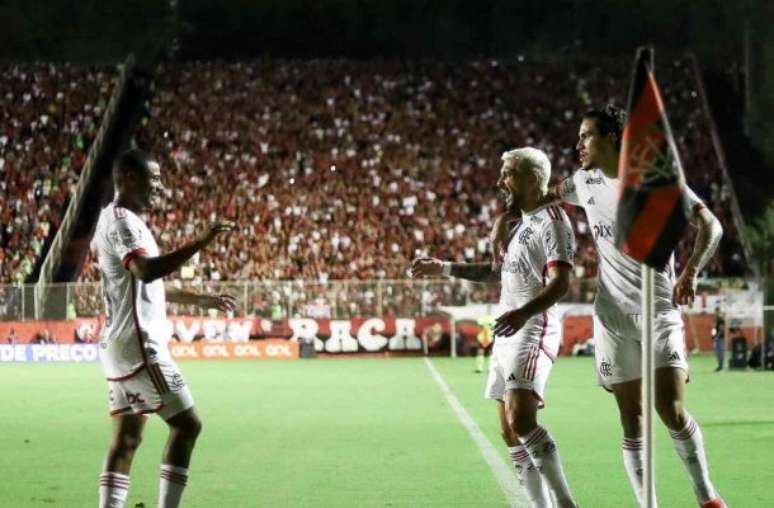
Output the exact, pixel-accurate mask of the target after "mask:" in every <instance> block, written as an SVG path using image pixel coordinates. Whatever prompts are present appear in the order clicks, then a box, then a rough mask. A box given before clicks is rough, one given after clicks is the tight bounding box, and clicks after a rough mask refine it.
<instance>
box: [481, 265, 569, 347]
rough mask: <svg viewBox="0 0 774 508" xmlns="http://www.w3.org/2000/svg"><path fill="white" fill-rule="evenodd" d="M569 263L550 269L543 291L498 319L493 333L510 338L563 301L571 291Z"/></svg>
mask: <svg viewBox="0 0 774 508" xmlns="http://www.w3.org/2000/svg"><path fill="white" fill-rule="evenodd" d="M571 270H572V266H571V265H570V264H569V263H558V264H556V265H554V266H552V267H551V268H549V269H548V277H549V281H548V284H547V285H546V287H545V288H543V291H541V292H540V293H538V295H537V296H536V297H535V298H533V299H532V300H530V301H529V302H527V303H526V304H525V305H523V306H522V307H519V308H518V309H514V310H511V311H508V312H506V313H504V314H503V315H501V316H500V317H498V318H497V320H496V321H495V326H494V328H493V329H492V331H493V332H494V333H495V334H497V335H499V336H501V337H510V336H511V335H513V334H514V333H516V332H518V331H519V329H521V327H522V326H524V323H526V322H527V320H528V319H529V318H531V317H532V316H534V315H535V314H539V313H541V312H543V311H544V310H546V309H548V308H549V307H551V306H552V305H553V304H555V303H556V302H558V301H559V300H561V299H562V297H563V296H564V295H566V294H567V291H568V290H569V289H570V271H571Z"/></svg>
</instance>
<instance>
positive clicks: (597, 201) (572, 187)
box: [546, 106, 725, 508]
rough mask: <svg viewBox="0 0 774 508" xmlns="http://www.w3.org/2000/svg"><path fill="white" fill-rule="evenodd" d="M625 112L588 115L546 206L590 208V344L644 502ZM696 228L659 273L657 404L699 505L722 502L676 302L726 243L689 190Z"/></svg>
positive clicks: (686, 297)
mask: <svg viewBox="0 0 774 508" xmlns="http://www.w3.org/2000/svg"><path fill="white" fill-rule="evenodd" d="M624 123H625V113H624V112H623V111H622V110H620V109H619V108H616V107H614V106H606V107H604V108H602V109H594V110H590V111H588V112H587V113H586V114H585V115H584V117H583V120H582V122H581V125H580V129H579V132H578V144H577V147H576V148H577V150H578V153H579V157H580V163H581V168H580V169H579V170H577V171H576V172H575V173H574V174H573V175H572V176H570V177H569V178H567V179H565V180H564V181H562V182H560V183H559V184H558V185H556V186H553V187H552V188H551V189H550V190H549V193H548V195H547V197H546V202H555V201H556V200H561V201H563V202H564V203H569V204H571V205H574V206H578V207H581V208H583V209H584V210H585V212H586V217H587V219H588V222H589V225H590V229H591V231H592V234H593V237H594V243H595V245H596V248H597V253H598V256H599V267H598V277H597V294H596V298H595V301H594V342H595V357H596V367H597V376H598V380H599V384H600V385H602V386H603V387H604V388H606V389H607V390H609V391H611V392H612V393H613V395H614V396H615V399H616V402H617V404H618V409H619V412H620V417H621V425H622V427H623V443H622V450H623V462H624V467H625V469H626V473H627V475H628V476H629V480H630V482H631V484H632V488H633V489H634V493H635V495H636V497H637V500H638V501H639V502H640V503H642V499H643V492H642V491H643V485H642V481H643V479H642V469H643V457H642V453H643V442H642V400H641V393H642V392H641V377H642V373H641V346H640V338H641V326H642V320H641V316H640V312H641V299H642V292H641V265H640V263H639V262H637V261H635V260H634V259H632V258H630V257H629V256H627V255H626V254H624V253H622V252H621V251H620V250H618V249H617V248H616V246H615V217H616V209H617V206H618V196H619V187H620V184H619V181H618V155H619V151H620V147H621V134H622V131H623V126H624ZM686 194H687V199H688V200H689V202H690V203H691V213H692V215H691V217H690V220H691V223H692V224H693V226H694V227H696V228H697V230H698V231H697V235H696V241H695V245H694V248H693V251H692V254H691V256H690V258H689V259H688V261H687V262H686V264H685V266H684V268H683V271H682V273H681V274H680V275H679V276H676V274H675V269H674V259H673V258H672V259H670V261H669V263H668V264H667V266H666V267H665V269H663V270H660V271H656V273H655V294H654V302H655V321H654V323H653V345H654V349H655V355H654V362H655V373H654V378H655V395H656V400H655V407H656V412H657V413H658V415H659V417H660V418H661V421H662V422H663V423H664V425H666V427H667V428H668V429H669V432H670V434H671V436H672V442H673V444H674V447H675V451H676V452H677V454H678V455H679V457H680V459H681V460H682V462H683V464H684V465H685V468H686V470H687V471H688V474H689V476H690V478H691V481H692V482H693V488H694V492H695V494H696V499H697V500H698V502H699V504H700V506H702V507H703V508H719V507H723V506H725V503H724V502H723V501H722V500H721V499H720V496H719V495H718V492H717V491H716V490H715V487H714V486H713V484H712V482H711V481H710V477H709V468H708V465H707V458H706V455H705V452H704V441H703V438H702V432H701V429H700V428H699V426H698V424H697V423H696V421H695V420H694V419H693V417H692V416H691V415H690V414H689V413H688V412H687V411H686V410H685V402H684V391H685V384H686V382H687V381H688V362H687V354H686V351H685V330H684V326H683V320H682V316H681V314H680V310H679V308H678V305H681V304H684V305H690V304H691V303H692V302H693V299H694V296H695V291H696V284H697V281H696V277H697V275H698V273H699V272H700V271H701V270H702V268H704V266H705V265H706V264H707V262H708V261H709V260H710V258H711V257H712V256H713V254H714V253H715V250H716V248H717V245H718V243H719V241H720V238H721V237H722V234H723V230H722V227H721V226H720V222H719V221H718V220H717V218H716V217H715V216H714V215H713V214H712V212H710V211H709V210H708V209H707V207H706V206H705V205H704V203H703V202H702V201H701V200H700V199H699V198H698V197H697V196H696V194H695V193H694V192H693V191H691V190H690V189H688V188H687V189H686Z"/></svg>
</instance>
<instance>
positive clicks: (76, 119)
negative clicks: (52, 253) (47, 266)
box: [0, 64, 117, 283]
mask: <svg viewBox="0 0 774 508" xmlns="http://www.w3.org/2000/svg"><path fill="white" fill-rule="evenodd" d="M116 77H117V73H116V72H115V71H114V70H112V69H109V68H101V67H93V66H75V65H61V64H58V65H51V64H22V65H9V64H5V65H0V93H1V94H2V100H1V101H0V174H2V180H0V224H2V230H0V283H22V282H24V281H25V280H26V279H27V278H28V277H29V276H30V274H32V272H33V270H34V267H35V264H36V262H37V261H38V260H39V258H40V256H41V254H42V253H43V252H44V248H46V247H47V240H49V239H51V238H53V236H54V234H55V233H56V230H57V228H58V227H59V223H60V221H61V219H62V216H63V214H64V210H65V208H66V206H67V202H68V199H69V196H70V194H71V191H72V189H73V187H74V186H75V184H76V182H77V181H78V176H79V175H80V172H81V170H82V169H83V165H84V163H85V162H86V155H87V154H88V150H89V147H90V146H91V143H92V141H93V139H94V136H95V135H96V132H97V129H98V127H99V123H100V121H101V119H102V114H103V112H104V110H105V106H106V105H107V102H108V100H109V99H110V94H111V91H112V88H113V86H114V85H115V78H116Z"/></svg>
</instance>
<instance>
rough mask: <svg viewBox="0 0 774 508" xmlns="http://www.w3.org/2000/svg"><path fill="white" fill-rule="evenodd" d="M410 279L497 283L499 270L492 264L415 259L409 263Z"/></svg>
mask: <svg viewBox="0 0 774 508" xmlns="http://www.w3.org/2000/svg"><path fill="white" fill-rule="evenodd" d="M409 275H411V277H412V278H417V279H420V278H428V277H441V276H444V277H456V278H458V279H466V280H470V281H473V282H498V281H499V280H500V268H499V267H493V266H492V263H452V262H449V261H441V260H440V259H436V258H417V259H415V260H414V261H413V262H412V263H411V267H410V268H409Z"/></svg>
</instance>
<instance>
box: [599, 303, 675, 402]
mask: <svg viewBox="0 0 774 508" xmlns="http://www.w3.org/2000/svg"><path fill="white" fill-rule="evenodd" d="M641 325H642V316H641V315H640V314H624V313H622V312H620V311H619V310H618V309H616V308H612V307H606V308H604V309H599V310H597V309H595V311H594V348H595V349H594V357H595V359H596V367H597V380H598V382H599V384H600V385H601V386H603V387H604V388H605V389H607V390H610V389H611V387H612V385H615V384H618V383H625V382H626V381H633V380H635V379H640V378H642V365H641V364H642V349H641V343H642V340H641V339H642V327H641ZM653 347H654V357H653V363H654V366H655V368H661V367H679V368H681V369H683V370H685V372H686V374H687V373H688V362H687V361H686V358H687V355H686V351H685V328H684V325H683V318H682V315H681V314H680V311H679V310H674V311H668V312H661V313H658V314H656V318H655V321H654V323H653Z"/></svg>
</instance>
